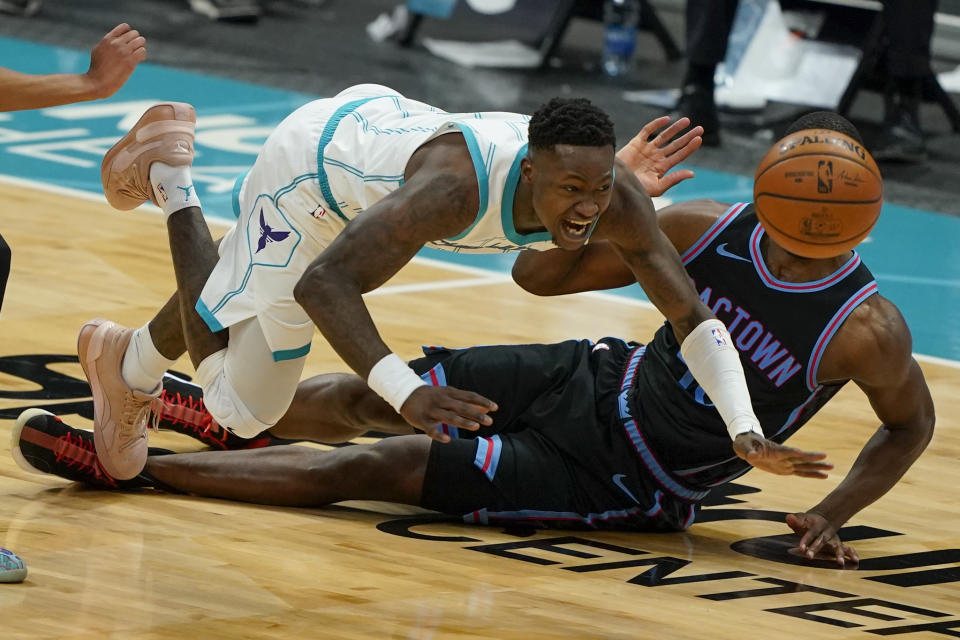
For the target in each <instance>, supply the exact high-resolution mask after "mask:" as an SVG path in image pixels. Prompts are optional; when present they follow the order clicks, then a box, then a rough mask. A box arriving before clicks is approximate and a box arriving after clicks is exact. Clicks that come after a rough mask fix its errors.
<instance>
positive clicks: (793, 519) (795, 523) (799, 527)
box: [785, 513, 806, 535]
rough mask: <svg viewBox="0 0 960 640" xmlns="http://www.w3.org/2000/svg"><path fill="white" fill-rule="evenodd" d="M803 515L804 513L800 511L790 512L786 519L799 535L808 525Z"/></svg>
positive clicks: (788, 524)
mask: <svg viewBox="0 0 960 640" xmlns="http://www.w3.org/2000/svg"><path fill="white" fill-rule="evenodd" d="M802 516H803V514H800V513H788V514H787V517H786V519H785V521H786V523H787V526H788V527H790V528H791V529H793V532H794V533H796V534H797V535H799V534H801V533H802V532H803V531H805V530H806V525H805V524H804V522H803V517H802Z"/></svg>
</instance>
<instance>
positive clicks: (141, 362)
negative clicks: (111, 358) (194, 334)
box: [120, 165, 176, 393]
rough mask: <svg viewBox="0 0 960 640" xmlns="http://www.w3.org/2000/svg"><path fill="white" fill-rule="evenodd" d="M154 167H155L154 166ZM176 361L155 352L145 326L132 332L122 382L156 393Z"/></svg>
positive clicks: (124, 357)
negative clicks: (162, 379) (161, 381)
mask: <svg viewBox="0 0 960 640" xmlns="http://www.w3.org/2000/svg"><path fill="white" fill-rule="evenodd" d="M154 166H156V165H154ZM174 362H176V360H168V359H167V358H165V357H164V356H163V354H161V353H160V352H159V351H157V347H156V346H154V344H153V339H152V338H150V330H149V329H148V328H147V326H146V325H144V326H142V327H140V328H139V329H137V330H136V331H134V332H133V337H132V338H130V344H129V346H127V352H126V354H124V356H123V364H122V365H121V367H120V374H121V375H122V376H123V380H124V381H125V382H126V383H127V384H128V385H130V387H132V388H133V389H136V390H137V391H142V392H143V393H152V392H154V391H156V389H157V385H159V384H160V379H161V378H163V374H164V373H166V371H167V369H169V368H170V367H172V366H173V363H174Z"/></svg>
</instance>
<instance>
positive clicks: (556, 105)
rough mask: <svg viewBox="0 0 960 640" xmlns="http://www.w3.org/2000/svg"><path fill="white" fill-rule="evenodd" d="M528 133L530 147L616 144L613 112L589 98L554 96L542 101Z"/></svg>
mask: <svg viewBox="0 0 960 640" xmlns="http://www.w3.org/2000/svg"><path fill="white" fill-rule="evenodd" d="M528 135H529V145H530V148H531V149H548V148H551V147H553V146H555V145H558V144H570V145H575V146H580V147H603V146H606V145H610V146H612V147H616V144H617V139H616V136H615V135H614V133H613V121H612V120H610V116H608V115H607V114H606V113H604V112H603V110H602V109H600V108H599V107H597V106H596V105H594V104H593V103H592V102H590V101H589V100H587V99H586V98H553V99H552V100H550V102H548V103H546V104H544V105H542V106H541V107H540V108H539V109H537V110H536V112H535V113H534V114H533V117H532V118H530V126H529V129H528Z"/></svg>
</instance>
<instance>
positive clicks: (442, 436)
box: [426, 427, 450, 443]
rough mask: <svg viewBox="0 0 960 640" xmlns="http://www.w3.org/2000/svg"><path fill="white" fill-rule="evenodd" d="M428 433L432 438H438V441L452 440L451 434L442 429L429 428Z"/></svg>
mask: <svg viewBox="0 0 960 640" xmlns="http://www.w3.org/2000/svg"><path fill="white" fill-rule="evenodd" d="M426 434H427V435H428V436H430V438H431V439H433V440H436V441H437V442H443V443H447V442H450V436H449V435H447V434H446V433H444V432H443V430H442V429H438V428H436V427H434V428H433V429H431V430H427V431H426Z"/></svg>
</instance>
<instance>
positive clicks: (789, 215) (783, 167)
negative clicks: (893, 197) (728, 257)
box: [753, 129, 883, 258]
mask: <svg viewBox="0 0 960 640" xmlns="http://www.w3.org/2000/svg"><path fill="white" fill-rule="evenodd" d="M882 200H883V180H882V179H881V177H880V170H879V169H878V168H877V164H876V162H874V160H873V158H872V157H870V154H869V153H867V150H866V149H864V148H863V145H862V144H860V143H859V142H857V141H856V140H854V139H853V138H850V137H848V136H845V135H844V134H842V133H838V132H836V131H831V130H829V129H807V130H804V131H797V132H796V133H791V134H789V135H787V136H785V137H784V138H782V139H781V140H780V141H779V142H777V143H776V144H775V145H774V146H773V148H771V149H770V151H769V152H767V155H766V156H764V157H763V160H761V161H760V165H759V166H758V167H757V172H756V175H755V176H754V182H753V202H754V205H755V207H756V211H757V217H758V218H759V219H760V222H761V223H762V224H763V228H764V231H766V233H768V234H769V235H770V237H771V238H772V239H773V241H774V242H776V243H777V244H778V245H780V246H781V247H783V248H784V249H786V250H787V251H789V252H790V253H793V254H795V255H798V256H802V257H805V258H832V257H834V256H839V255H841V254H843V253H845V252H846V251H848V250H850V249H852V248H853V247H855V246H856V245H857V244H858V243H859V242H860V241H862V240H863V239H864V238H866V237H867V235H868V234H869V233H870V230H871V229H873V225H875V224H876V222H877V218H878V217H879V215H880V207H881V205H882Z"/></svg>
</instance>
